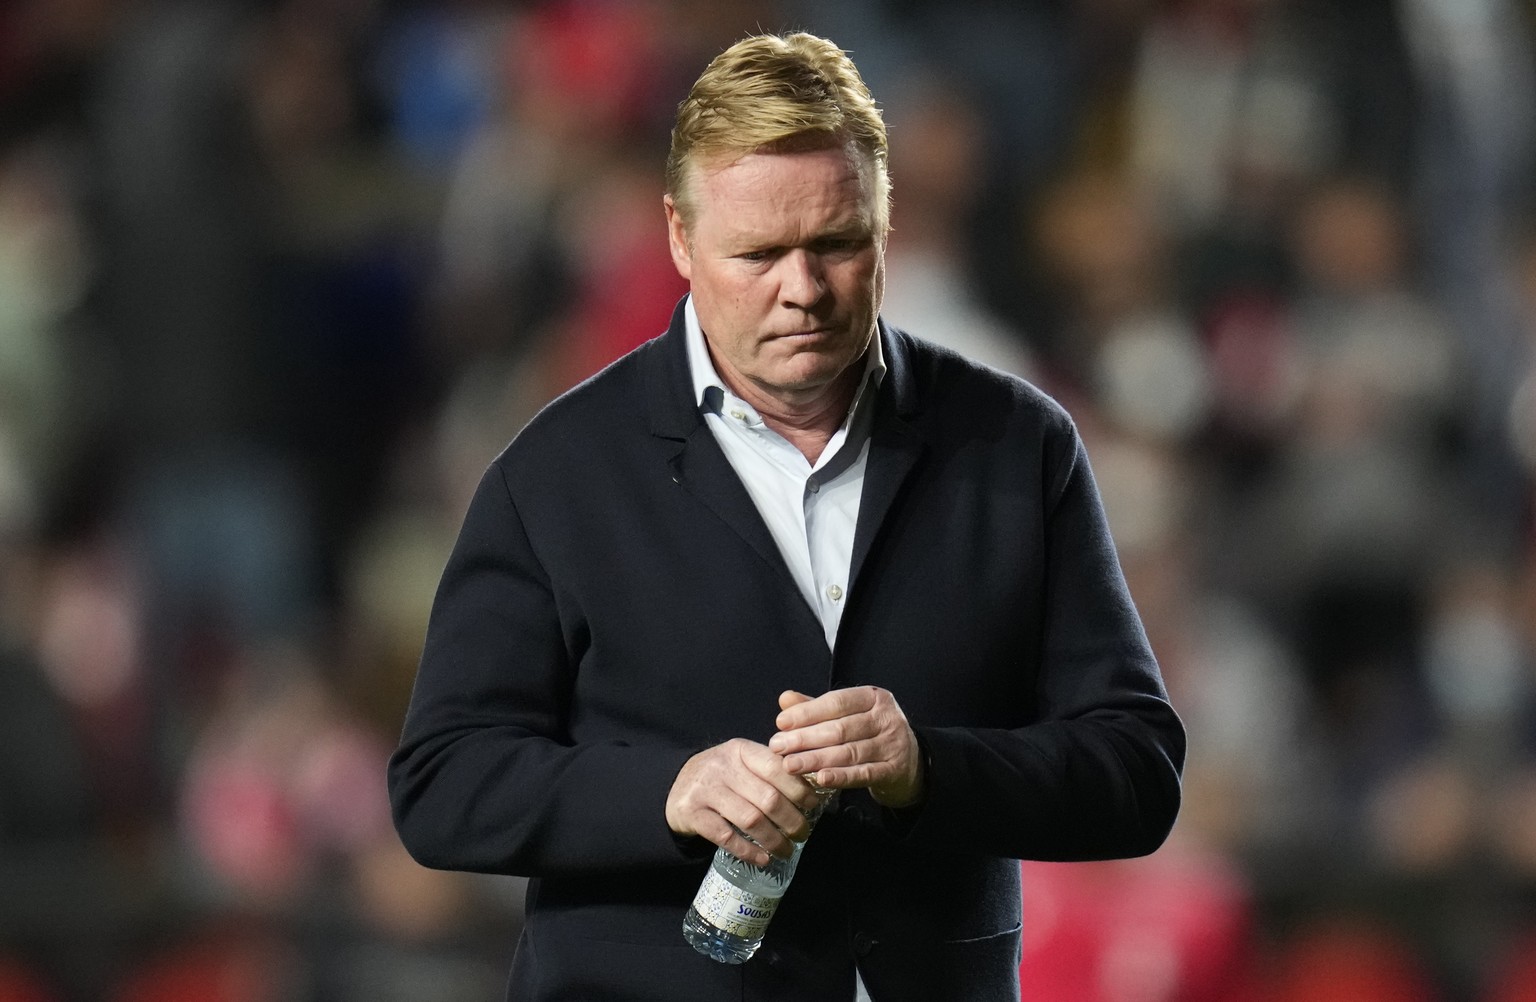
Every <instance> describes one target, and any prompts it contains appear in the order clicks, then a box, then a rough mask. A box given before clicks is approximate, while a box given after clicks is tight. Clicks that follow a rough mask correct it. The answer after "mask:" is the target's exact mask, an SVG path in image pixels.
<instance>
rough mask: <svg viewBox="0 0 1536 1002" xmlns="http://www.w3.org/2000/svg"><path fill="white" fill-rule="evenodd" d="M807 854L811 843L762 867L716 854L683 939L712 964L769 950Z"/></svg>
mask: <svg viewBox="0 0 1536 1002" xmlns="http://www.w3.org/2000/svg"><path fill="white" fill-rule="evenodd" d="M826 800H827V798H826V796H825V795H824V796H823V798H822V802H821V803H820V804H818V805H817V806H816V807H815V808H814V809H812V811H811V812H810V814H809V815H807V820H809V821H810V823H811V824H812V825H815V823H816V819H817V818H818V817H819V816H820V815H821V812H822V810H823V809H824V808H825V807H826ZM808 837H809V836H807V838H808ZM749 841H750V840H749ZM754 844H755V843H754ZM803 851H805V843H804V842H796V843H795V849H794V852H793V853H791V854H790V857H789V858H788V859H780V858H778V857H777V856H775V857H773V858H772V859H770V860H769V861H768V865H767V866H757V865H756V864H754V863H747V862H743V861H742V860H739V859H737V858H736V857H735V856H733V855H731V854H730V853H729V852H726V851H725V850H724V849H717V850H715V859H714V862H713V863H711V864H710V867H709V872H708V873H706V874H705V875H704V882H703V883H702V884H700V885H699V893H698V894H696V895H694V898H693V904H692V905H691V906H689V908H688V914H687V915H685V916H684V917H683V938H684V939H686V940H687V941H688V942H689V944H690V945H691V946H692V947H693V948H694V949H695V950H697V951H699V952H700V953H702V954H704V956H706V957H708V958H710V959H711V960H718V961H719V962H720V963H722V964H744V963H746V962H747V961H748V960H750V959H751V957H752V955H753V954H754V953H756V952H757V948H758V947H759V946H762V945H763V936H764V935H765V934H766V933H767V932H768V923H769V922H770V921H771V920H772V919H773V913H774V912H775V911H776V910H777V909H778V907H779V901H780V899H782V898H783V897H784V892H785V891H786V890H788V889H789V882H790V881H791V880H793V879H794V876H795V867H796V866H797V865H799V863H800V853H802V852H803Z"/></svg>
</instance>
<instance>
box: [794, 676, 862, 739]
mask: <svg viewBox="0 0 1536 1002" xmlns="http://www.w3.org/2000/svg"><path fill="white" fill-rule="evenodd" d="M780 705H781V706H782V704H780ZM874 705H875V690H874V687H872V686H859V687H857V688H854V689H833V690H831V691H830V692H824V693H822V694H821V695H820V696H817V697H816V698H815V699H809V700H805V701H803V702H798V703H795V704H793V705H791V706H787V707H783V708H782V709H781V710H780V711H779V715H778V716H777V717H776V718H775V719H774V723H775V725H776V726H777V727H778V728H779V730H781V731H787V730H793V729H795V728H797V727H804V726H806V725H807V724H816V723H821V722H822V721H826V720H835V719H837V718H838V717H846V716H849V715H851V714H855V713H863V712H865V711H866V710H869V709H871V708H872V707H873V706H874Z"/></svg>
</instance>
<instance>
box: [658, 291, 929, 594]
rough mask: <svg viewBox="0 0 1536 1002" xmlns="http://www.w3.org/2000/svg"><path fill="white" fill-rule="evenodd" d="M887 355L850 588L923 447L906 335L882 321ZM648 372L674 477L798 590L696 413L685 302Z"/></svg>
mask: <svg viewBox="0 0 1536 1002" xmlns="http://www.w3.org/2000/svg"><path fill="white" fill-rule="evenodd" d="M878 334H879V336H880V337H881V339H882V341H881V347H882V349H883V350H884V352H885V362H886V376H885V380H884V381H883V382H882V384H881V387H880V395H879V399H878V401H877V407H876V411H875V425H874V428H873V429H872V431H871V433H870V443H869V462H868V464H867V465H866V468H865V472H864V492H863V495H862V497H861V499H860V501H859V521H858V525H857V526H856V528H855V530H854V537H853V559H852V561H851V563H850V565H849V569H848V581H849V585H850V588H853V587H856V586H857V584H858V579H859V572H860V570H861V568H862V567H863V565H864V562H865V560H866V558H867V557H868V556H869V552H870V549H871V547H872V546H873V545H874V542H875V540H876V538H878V536H879V532H880V527H881V525H882V524H884V522H885V518H886V516H887V515H888V514H889V513H890V510H891V507H892V505H894V504H895V502H896V498H897V497H898V496H899V495H900V493H901V486H902V484H903V483H905V482H906V479H907V477H908V475H909V474H910V473H911V472H912V468H913V467H914V466H915V465H916V464H917V461H918V459H919V457H920V456H921V455H922V452H923V449H924V441H923V437H922V435H921V433H920V432H919V431H918V430H917V428H916V427H915V426H914V425H913V424H912V423H911V422H910V419H911V418H912V417H914V416H915V415H916V412H917V404H918V400H917V390H916V385H915V375H914V373H913V370H912V355H911V345H910V343H909V342H908V339H907V337H906V335H904V334H902V333H901V332H899V331H896V330H894V329H893V328H890V327H888V326H886V324H885V323H884V322H883V321H882V322H881V324H880V329H879V332H878ZM650 347H651V348H652V349H653V350H652V352H651V358H650V360H649V366H648V370H647V376H646V394H647V397H648V399H647V406H648V409H649V413H650V421H651V433H652V434H653V435H655V436H656V437H658V438H661V439H667V440H670V442H671V443H675V447H674V448H672V449H671V450H670V452H669V455H668V464H669V466H670V474H671V477H672V479H673V481H674V482H676V483H677V484H678V485H679V486H681V487H682V488H683V489H684V490H686V491H688V492H689V494H691V495H692V496H693V497H695V498H697V499H698V500H699V502H700V503H702V504H703V505H704V506H705V507H707V508H708V509H709V510H710V511H712V512H714V514H715V515H716V516H718V517H719V518H720V520H721V521H722V522H724V523H725V524H726V525H728V526H729V527H730V528H731V529H732V530H733V531H734V532H735V533H736V534H737V535H738V536H740V537H741V538H742V539H743V540H744V541H745V542H746V543H747V544H748V545H749V546H751V548H752V549H753V550H754V551H756V553H757V554H758V556H759V557H761V558H762V559H763V560H764V561H766V562H767V563H768V564H769V565H770V566H771V567H773V568H774V569H775V570H776V571H777V572H778V573H779V574H780V575H782V576H783V578H784V582H785V586H786V587H788V588H791V589H796V590H798V589H797V588H796V585H795V583H794V578H793V576H792V575H791V574H790V572H789V568H788V566H786V565H785V563H784V557H783V555H782V554H780V553H779V548H778V545H777V544H776V543H774V541H773V534H772V533H770V532H769V531H768V526H767V525H766V524H765V523H764V522H763V518H762V516H761V515H760V514H758V511H757V506H756V505H755V504H753V502H752V497H751V495H749V494H748V493H747V489H746V488H745V487H744V486H742V483H741V478H740V477H738V476H737V475H736V471H735V470H734V469H733V468H732V467H731V464H730V461H729V460H728V459H726V458H725V453H724V452H722V451H721V449H720V445H719V443H717V442H716V441H715V438H714V436H713V435H712V434H710V431H709V428H708V427H707V426H706V425H705V424H704V419H703V417H702V416H700V414H699V409H698V403H697V401H695V400H694V399H693V382H692V379H691V378H690V377H689V374H688V347H687V340H686V338H685V336H684V333H683V304H682V303H681V302H679V303H678V305H677V308H676V309H675V310H673V312H672V323H671V325H670V326H669V327H668V329H667V332H666V334H664V335H662V337H660V338H658V339H657V340H656V341H654V342H652V344H651V345H650Z"/></svg>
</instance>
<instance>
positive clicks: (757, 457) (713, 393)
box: [683, 297, 885, 649]
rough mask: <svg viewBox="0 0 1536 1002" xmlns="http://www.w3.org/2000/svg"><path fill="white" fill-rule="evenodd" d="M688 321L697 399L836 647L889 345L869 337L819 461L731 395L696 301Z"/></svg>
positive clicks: (830, 644) (689, 309)
mask: <svg viewBox="0 0 1536 1002" xmlns="http://www.w3.org/2000/svg"><path fill="white" fill-rule="evenodd" d="M683 314H684V320H685V323H686V325H687V340H688V364H689V368H690V369H691V371H692V375H693V389H694V395H695V398H696V399H697V400H698V403H699V408H700V410H701V411H702V412H703V414H704V421H705V423H706V424H707V425H708V426H709V430H710V432H711V433H712V434H713V435H714V436H715V441H716V442H719V443H720V448H721V450H722V451H723V452H724V453H725V458H726V459H727V460H729V462H730V464H731V467H732V468H733V469H735V471H736V475H737V476H739V477H740V478H741V482H742V483H743V484H744V485H745V486H746V488H747V493H748V494H750V495H751V496H752V500H753V502H754V503H755V504H756V505H757V510H758V512H759V513H760V514H761V515H762V517H763V521H764V522H765V523H767V525H768V531H769V532H770V533H771V534H772V535H773V539H774V542H775V543H777V544H778V547H779V552H780V553H781V554H783V556H784V562H785V563H786V564H787V565H788V566H789V572H790V574H791V575H792V576H793V577H794V580H795V584H796V586H798V587H799V589H800V594H801V596H802V597H803V598H804V599H805V601H806V604H807V605H809V606H810V607H811V609H812V610H813V611H814V612H815V613H816V616H817V618H818V619H820V620H821V625H822V629H823V630H824V631H825V632H826V637H827V647H828V648H829V649H830V648H832V647H833V645H834V644H835V642H836V639H837V626H838V624H839V623H840V622H841V621H842V617H843V608H844V607H845V606H846V605H847V604H848V571H849V564H850V563H851V562H852V559H853V530H854V526H855V525H857V524H858V520H859V498H860V495H862V494H863V492H864V467H865V464H866V462H867V461H868V458H869V431H870V426H871V423H872V420H873V417H874V405H875V390H876V389H877V388H878V387H879V385H880V381H881V380H882V379H883V378H884V377H885V355H884V352H883V351H882V350H881V348H880V338H879V336H878V335H876V336H875V337H873V338H871V339H870V343H869V350H868V351H867V352H866V353H865V362H864V379H863V380H862V381H861V382H860V383H859V389H858V392H857V393H855V394H854V398H853V403H852V404H850V405H849V407H848V413H847V414H846V415H845V416H844V417H843V423H842V425H841V426H839V427H838V429H837V432H836V433H835V434H834V435H833V436H832V438H831V440H830V441H828V442H827V447H826V448H825V449H823V450H822V452H821V455H820V456H819V457H817V460H816V462H815V463H814V464H813V463H811V462H809V461H808V460H807V459H806V458H805V456H804V454H802V453H801V452H800V450H799V449H797V448H795V446H794V445H792V444H790V442H789V440H788V439H786V438H784V436H782V435H780V434H779V433H778V432H776V431H774V430H772V429H771V428H769V427H768V426H767V425H766V424H764V423H763V419H762V416H761V415H759V414H758V412H757V410H756V409H755V408H753V407H752V405H751V404H748V403H747V402H746V401H744V400H742V399H741V398H740V397H738V396H736V394H734V393H732V392H731V391H730V390H729V389H727V388H726V385H725V382H724V380H722V379H721V378H720V374H719V373H718V372H717V371H716V370H715V365H714V362H713V361H712V360H711V359H710V356H709V349H708V346H707V345H706V344H705V341H704V332H703V330H702V328H701V327H700V326H699V315H698V313H697V312H695V310H694V307H693V299H692V298H691V297H690V298H689V300H688V302H687V304H686V305H685V306H684V308H683Z"/></svg>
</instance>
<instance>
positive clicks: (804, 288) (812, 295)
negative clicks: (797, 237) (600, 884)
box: [779, 248, 827, 310]
mask: <svg viewBox="0 0 1536 1002" xmlns="http://www.w3.org/2000/svg"><path fill="white" fill-rule="evenodd" d="M779 266H780V269H781V273H780V276H779V298H780V299H781V300H782V301H783V304H784V305H785V306H787V307H792V308H796V309H802V310H808V309H810V308H811V307H813V306H815V305H816V304H817V303H819V302H821V299H822V297H823V296H825V295H826V294H827V282H826V273H825V271H824V269H823V264H822V261H821V255H819V254H816V253H813V252H812V251H809V250H806V249H805V248H795V249H794V250H791V251H790V252H789V253H787V254H785V255H784V256H783V257H782V258H780V259H779Z"/></svg>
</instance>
